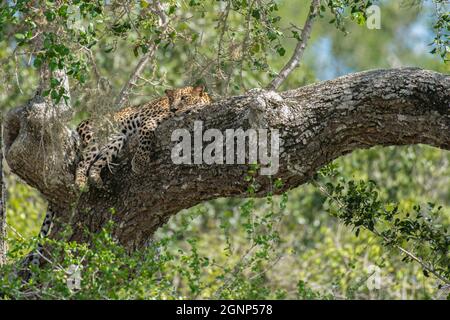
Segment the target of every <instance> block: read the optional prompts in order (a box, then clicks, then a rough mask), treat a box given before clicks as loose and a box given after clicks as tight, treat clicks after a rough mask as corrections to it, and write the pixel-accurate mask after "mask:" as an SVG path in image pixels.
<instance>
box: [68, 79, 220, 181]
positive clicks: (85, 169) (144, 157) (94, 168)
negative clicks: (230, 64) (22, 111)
mask: <svg viewBox="0 0 450 320" xmlns="http://www.w3.org/2000/svg"><path fill="white" fill-rule="evenodd" d="M164 93H165V95H164V96H161V97H159V98H156V99H154V100H151V101H149V102H147V103H144V104H140V105H136V106H127V107H125V108H123V109H121V110H119V111H117V112H115V113H114V114H113V116H112V120H113V123H114V124H116V128H117V129H116V130H115V131H114V133H113V134H112V135H111V136H110V137H109V139H108V140H107V143H106V144H105V145H104V146H103V147H100V146H99V144H98V142H97V141H96V138H95V131H96V130H95V129H96V128H95V126H96V125H95V122H93V121H92V120H90V119H87V120H84V121H82V122H80V124H79V125H78V126H77V128H76V131H77V133H78V135H79V137H80V139H81V146H82V148H83V150H84V151H83V155H82V160H81V161H80V162H79V163H78V166H77V169H76V173H75V185H76V186H77V187H78V188H79V189H81V190H83V189H86V186H87V185H88V182H89V181H92V182H93V183H94V185H96V186H103V181H102V179H101V177H100V173H101V171H102V170H103V169H104V168H106V167H108V168H110V166H111V165H113V162H112V161H113V159H114V158H116V157H117V156H118V155H119V154H120V152H121V150H122V149H123V148H124V146H125V144H126V143H127V142H128V141H130V140H131V139H132V138H133V137H137V141H138V146H137V150H136V152H135V154H134V155H133V158H132V161H131V169H132V171H133V172H134V173H142V172H143V171H144V169H145V165H146V163H147V162H148V160H149V158H150V155H151V143H152V142H151V141H152V136H153V134H154V131H155V130H156V128H157V127H158V126H159V125H160V124H161V123H162V122H163V121H164V120H166V119H168V118H171V117H173V116H175V115H180V114H185V113H189V112H190V111H191V110H192V109H193V108H195V107H200V106H204V105H209V104H211V103H212V102H213V100H212V98H211V96H210V95H209V94H208V93H207V92H206V90H205V87H204V86H187V87H182V88H175V89H166V90H165V91H164Z"/></svg>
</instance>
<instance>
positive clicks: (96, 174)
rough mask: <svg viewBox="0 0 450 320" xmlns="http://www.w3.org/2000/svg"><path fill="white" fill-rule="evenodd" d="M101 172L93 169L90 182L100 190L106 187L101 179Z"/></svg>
mask: <svg viewBox="0 0 450 320" xmlns="http://www.w3.org/2000/svg"><path fill="white" fill-rule="evenodd" d="M100 172H101V170H98V169H96V168H91V170H90V171H89V181H90V182H91V183H92V184H93V185H95V186H96V187H98V188H102V187H103V186H104V184H103V180H102V178H101V177H100Z"/></svg>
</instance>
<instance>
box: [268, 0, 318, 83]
mask: <svg viewBox="0 0 450 320" xmlns="http://www.w3.org/2000/svg"><path fill="white" fill-rule="evenodd" d="M319 8H320V0H313V1H312V3H311V6H310V8H309V13H308V17H307V18H306V21H305V25H304V26H303V29H302V32H301V35H300V39H299V41H298V43H297V46H296V47H295V50H294V53H293V54H292V57H291V58H290V59H289V61H288V63H287V64H286V65H285V66H284V67H283V69H281V71H280V72H279V73H278V75H277V76H276V77H275V78H274V79H273V80H272V82H270V84H269V85H268V86H267V87H266V89H267V90H276V89H278V87H279V86H280V85H281V83H283V81H284V80H286V78H287V77H288V76H289V74H290V73H291V72H292V71H294V69H295V68H297V67H298V65H299V64H300V60H301V59H302V56H303V52H305V48H306V45H307V44H308V40H309V37H310V36H311V31H312V26H313V22H314V20H315V19H316V17H317V15H318V13H319Z"/></svg>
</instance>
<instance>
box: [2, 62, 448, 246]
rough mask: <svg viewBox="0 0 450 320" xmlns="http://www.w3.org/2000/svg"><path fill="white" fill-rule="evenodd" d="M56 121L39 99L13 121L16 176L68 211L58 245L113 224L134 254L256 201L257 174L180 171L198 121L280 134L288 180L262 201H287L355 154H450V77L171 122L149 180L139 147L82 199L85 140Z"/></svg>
mask: <svg viewBox="0 0 450 320" xmlns="http://www.w3.org/2000/svg"><path fill="white" fill-rule="evenodd" d="M56 118H57V117H55V115H54V111H53V110H51V109H49V108H48V105H47V104H46V103H45V101H44V100H43V99H42V98H41V97H39V96H36V97H35V98H33V99H32V100H30V102H29V103H27V104H26V105H24V106H22V107H19V108H17V109H14V110H12V111H10V112H9V113H8V115H7V116H6V119H5V156H6V159H7V161H8V164H9V166H10V167H11V170H12V171H13V172H14V173H16V174H17V175H19V176H20V177H21V178H22V179H24V180H25V181H26V182H27V183H29V184H30V185H31V186H33V187H36V188H37V189H38V190H40V191H41V192H42V194H43V195H44V196H45V197H46V198H47V199H48V200H49V201H50V202H51V203H52V204H53V206H54V207H55V208H57V209H58V211H57V213H56V214H57V216H58V223H56V224H55V227H54V228H53V230H52V234H51V237H57V235H58V231H59V230H61V228H62V225H63V224H64V223H69V224H70V225H71V226H72V228H73V234H72V240H76V241H87V240H88V239H86V238H84V237H85V236H84V233H83V228H85V227H87V228H88V229H89V230H91V231H93V232H96V231H98V230H99V229H100V228H101V227H102V226H103V225H104V223H105V222H106V221H108V220H109V219H113V220H114V221H115V222H116V226H117V227H116V229H115V230H114V233H115V236H116V238H117V239H119V241H120V242H121V243H122V244H123V245H125V246H126V247H128V248H129V249H131V250H132V249H135V248H139V247H141V246H143V245H144V244H145V243H146V242H147V241H148V240H149V239H150V238H151V237H152V235H153V233H154V232H155V231H156V230H157V228H158V227H160V226H161V225H163V224H164V223H166V222H167V220H168V219H169V218H170V217H171V216H172V215H173V214H176V213H177V212H178V211H180V210H181V209H184V208H189V207H191V206H194V205H196V204H198V203H200V202H202V201H205V200H209V199H214V198H218V197H232V196H233V197H245V196H246V194H247V193H246V190H247V187H248V183H247V182H246V181H245V179H244V176H245V175H246V173H247V171H248V168H249V166H248V165H243V164H235V165H232V164H212V165H207V164H191V165H187V164H184V165H176V164H174V163H173V161H172V160H171V150H172V148H173V147H174V145H175V144H176V143H177V142H172V141H171V135H172V132H173V130H174V129H177V128H187V129H188V130H189V131H190V132H191V135H193V133H192V132H193V127H194V121H202V127H203V132H204V131H205V130H207V129H211V128H215V129H218V130H220V132H222V133H223V134H224V135H225V130H226V129H238V128H242V129H244V130H247V129H250V128H254V129H258V128H267V129H272V130H275V129H276V130H279V133H280V136H281V139H282V144H281V148H280V155H279V170H278V172H276V173H275V174H274V175H273V176H272V177H271V178H270V177H268V176H264V175H261V174H258V175H257V176H256V182H257V184H258V189H257V190H256V195H257V196H264V195H265V194H266V193H267V192H268V191H269V190H270V188H271V179H276V178H280V179H281V180H282V181H283V187H282V188H280V189H278V190H277V192H278V193H281V192H284V191H286V190H288V189H292V188H295V187H297V186H299V185H301V184H303V183H306V182H308V181H309V180H310V179H311V178H312V177H313V175H314V173H315V172H316V171H317V169H319V168H320V167H322V166H323V165H325V164H327V163H329V162H331V161H332V160H334V159H336V158H337V157H339V156H341V155H344V154H347V153H349V152H351V151H353V150H355V149H360V148H370V147H373V146H377V145H381V146H390V145H408V144H418V143H424V144H428V145H431V146H435V147H438V148H441V149H445V150H449V149H450V77H449V76H448V75H444V74H440V73H436V72H432V71H427V70H421V69H411V68H406V69H392V70H375V71H368V72H362V73H356V74H351V75H347V76H344V77H340V78H338V79H335V80H330V81H324V82H320V83H317V84H313V85H309V86H305V87H301V88H298V89H295V90H289V91H286V92H282V93H279V94H278V93H275V92H272V91H265V90H262V89H254V90H250V91H249V92H248V93H246V94H244V95H241V96H235V97H230V98H226V99H223V100H220V101H217V102H215V103H213V104H211V105H209V106H205V107H201V108H198V109H197V110H195V111H193V112H190V113H189V114H185V115H182V116H178V117H174V118H171V119H169V120H167V121H165V122H163V123H162V124H161V125H160V126H159V127H158V129H157V130H156V132H155V136H154V139H153V142H154V143H153V149H152V150H153V151H152V152H153V153H152V158H151V159H149V161H148V165H147V170H146V172H145V173H143V174H140V175H138V174H136V173H133V172H132V170H131V165H130V162H131V159H132V154H133V149H134V147H135V143H130V144H129V145H128V146H127V147H126V149H125V150H124V152H122V155H121V156H120V157H119V159H117V160H116V162H117V166H115V168H114V170H113V173H111V172H109V171H108V170H104V171H103V173H102V178H103V181H104V182H105V185H104V188H96V187H94V186H90V190H89V192H85V193H81V194H79V193H78V192H77V191H76V188H75V187H74V184H73V181H74V172H75V167H76V163H77V161H78V156H77V155H78V154H79V151H78V138H77V135H76V134H75V133H73V131H72V130H69V129H68V128H67V127H66V126H65V125H64V124H62V123H60V122H58V121H56ZM208 144H209V143H208V142H204V146H206V145H208ZM223 156H224V157H225V156H226V152H224V155H223ZM113 211H114V214H112V212H113Z"/></svg>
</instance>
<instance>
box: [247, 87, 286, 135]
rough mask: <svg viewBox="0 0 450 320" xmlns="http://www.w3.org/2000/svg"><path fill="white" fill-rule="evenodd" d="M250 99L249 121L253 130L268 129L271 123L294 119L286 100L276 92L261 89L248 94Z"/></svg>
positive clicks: (255, 89)
mask: <svg viewBox="0 0 450 320" xmlns="http://www.w3.org/2000/svg"><path fill="white" fill-rule="evenodd" d="M246 95H247V97H248V99H249V102H248V107H249V115H248V120H249V123H250V127H252V128H267V127H268V126H269V124H270V123H271V122H273V121H274V120H276V122H280V121H281V122H283V121H284V120H289V119H292V118H293V114H292V113H291V110H290V108H289V107H288V106H287V104H286V103H285V101H284V98H283V97H282V96H281V95H280V94H278V93H277V92H275V91H272V90H265V89H261V88H254V89H250V90H248V91H247V92H246Z"/></svg>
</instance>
